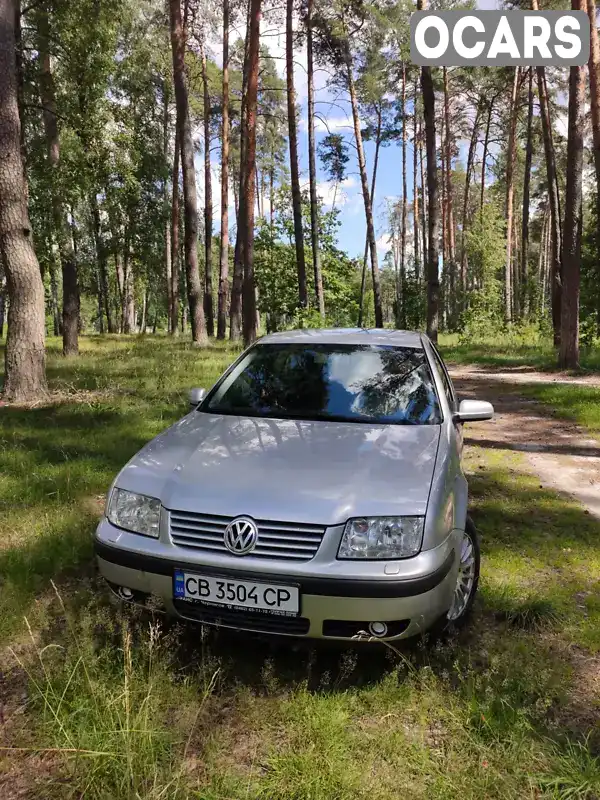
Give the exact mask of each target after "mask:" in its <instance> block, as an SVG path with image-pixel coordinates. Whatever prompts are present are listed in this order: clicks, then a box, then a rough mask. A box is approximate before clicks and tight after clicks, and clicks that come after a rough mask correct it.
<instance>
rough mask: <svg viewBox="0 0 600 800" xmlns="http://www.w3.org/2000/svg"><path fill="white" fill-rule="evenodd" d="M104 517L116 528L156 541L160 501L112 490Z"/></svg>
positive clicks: (120, 490)
mask: <svg viewBox="0 0 600 800" xmlns="http://www.w3.org/2000/svg"><path fill="white" fill-rule="evenodd" d="M106 516H107V517H108V519H109V521H110V522H112V524H113V525H116V526H117V527H118V528H125V530H127V531H133V532H134V533H143V534H144V535H145V536H153V537H154V538H155V539H158V525H159V522H160V500H157V499H156V498H154V497H146V495H144V494H136V493H135V492H126V491H125V490H124V489H113V490H112V493H111V495H110V499H109V501H108V507H107V509H106Z"/></svg>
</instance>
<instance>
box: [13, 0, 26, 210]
mask: <svg viewBox="0 0 600 800" xmlns="http://www.w3.org/2000/svg"><path fill="white" fill-rule="evenodd" d="M13 8H14V12H13V13H14V19H15V28H14V31H15V62H16V69H17V107H18V109H19V119H21V120H22V119H23V107H24V104H25V99H24V95H25V75H24V71H23V31H22V30H21V0H14V2H13ZM19 146H20V150H21V161H22V163H23V177H24V179H25V193H26V195H27V199H29V186H28V185H27V146H26V143H25V125H24V124H22V125H21V131H20V133H19Z"/></svg>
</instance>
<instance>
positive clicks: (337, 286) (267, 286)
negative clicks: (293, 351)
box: [254, 184, 360, 331]
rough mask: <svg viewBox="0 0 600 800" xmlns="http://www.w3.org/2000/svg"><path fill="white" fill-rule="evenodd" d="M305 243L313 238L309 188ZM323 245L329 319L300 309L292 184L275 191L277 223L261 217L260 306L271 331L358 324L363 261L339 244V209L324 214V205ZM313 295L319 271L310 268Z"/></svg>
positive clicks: (258, 254) (308, 261)
mask: <svg viewBox="0 0 600 800" xmlns="http://www.w3.org/2000/svg"><path fill="white" fill-rule="evenodd" d="M302 203H303V220H304V225H305V230H304V241H305V242H310V241H311V240H310V229H309V225H310V208H309V198H308V194H307V193H306V192H304V195H303V198H302ZM318 219H319V246H320V252H321V270H322V275H323V294H324V298H325V309H326V315H327V318H326V320H325V322H324V321H323V320H322V318H321V317H320V315H319V314H318V312H315V310H314V309H312V308H308V309H305V310H301V309H298V308H297V306H298V288H297V286H298V277H297V272H296V253H295V247H294V245H293V236H294V227H293V218H292V208H291V197H290V191H289V187H288V186H286V185H285V184H284V185H283V186H282V187H281V188H280V189H279V190H278V191H277V192H276V193H275V195H274V216H273V224H271V222H270V221H269V222H267V221H266V220H264V219H263V220H260V221H259V224H258V229H257V234H256V238H255V244H254V249H255V271H256V283H257V287H258V308H259V311H260V312H261V314H264V316H265V327H266V329H267V331H274V330H279V329H281V328H283V327H295V326H300V327H303V326H306V327H315V326H316V325H317V324H319V325H321V326H322V325H323V324H328V325H335V326H345V325H353V324H355V323H356V319H357V316H358V300H359V290H360V286H359V283H358V280H359V278H358V273H357V265H356V263H355V262H354V261H352V260H351V259H349V258H348V256H347V255H346V254H345V253H344V252H343V251H341V250H340V249H339V248H338V247H337V244H336V231H337V228H338V226H339V223H338V220H337V212H327V213H324V212H323V209H322V206H320V207H319V216H318ZM305 250H306V264H307V265H310V264H312V250H311V248H310V247H309V246H308V245H307V246H306V248H305ZM307 284H308V292H309V297H310V298H311V300H312V298H314V296H315V291H314V275H313V273H312V270H311V269H310V266H309V268H308V271H307Z"/></svg>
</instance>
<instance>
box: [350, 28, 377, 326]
mask: <svg viewBox="0 0 600 800" xmlns="http://www.w3.org/2000/svg"><path fill="white" fill-rule="evenodd" d="M344 45H345V47H344V57H345V61H346V78H347V81H348V90H349V92H350V104H351V106H352V120H353V123H354V139H355V142H356V150H357V153H358V169H359V172H360V182H361V185H362V195H363V202H364V206H365V217H366V221H367V239H368V242H369V250H370V253H371V273H372V276H373V302H374V305H375V327H376V328H383V308H382V305H381V282H380V280H379V266H378V264H377V245H376V243H375V225H374V222H373V207H372V205H371V195H370V193H369V179H368V177H367V165H366V163H365V152H364V149H363V140H362V133H361V130H360V116H359V111H358V98H357V96H356V88H355V86H354V75H353V73H352V55H351V53H350V44H349V41H348V39H345V40H344Z"/></svg>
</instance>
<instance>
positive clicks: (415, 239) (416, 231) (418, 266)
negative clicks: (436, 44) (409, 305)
mask: <svg viewBox="0 0 600 800" xmlns="http://www.w3.org/2000/svg"><path fill="white" fill-rule="evenodd" d="M418 94H419V79H418V77H417V76H416V74H415V88H414V100H413V248H414V262H415V283H416V285H417V287H418V286H419V284H420V283H421V262H420V259H419V190H418V180H417V170H418V165H419V160H418V152H419V151H418V137H419V133H418V125H419V122H418V113H417V108H418V105H417V97H418ZM418 322H419V321H418V320H417V327H418Z"/></svg>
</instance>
